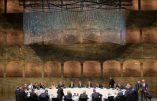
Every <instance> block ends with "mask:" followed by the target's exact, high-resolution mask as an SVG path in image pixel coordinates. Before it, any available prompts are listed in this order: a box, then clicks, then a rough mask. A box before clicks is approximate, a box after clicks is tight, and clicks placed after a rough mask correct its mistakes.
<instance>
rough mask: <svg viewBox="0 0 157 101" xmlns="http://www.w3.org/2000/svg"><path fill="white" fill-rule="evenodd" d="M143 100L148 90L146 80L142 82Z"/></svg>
mask: <svg viewBox="0 0 157 101" xmlns="http://www.w3.org/2000/svg"><path fill="white" fill-rule="evenodd" d="M140 88H141V101H143V100H145V99H146V94H145V93H146V91H147V89H148V85H147V84H146V82H145V80H142V82H141V87H140Z"/></svg>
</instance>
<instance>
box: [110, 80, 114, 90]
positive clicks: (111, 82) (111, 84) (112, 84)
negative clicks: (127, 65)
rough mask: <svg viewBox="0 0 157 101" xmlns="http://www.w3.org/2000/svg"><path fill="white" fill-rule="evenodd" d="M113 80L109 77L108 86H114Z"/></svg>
mask: <svg viewBox="0 0 157 101" xmlns="http://www.w3.org/2000/svg"><path fill="white" fill-rule="evenodd" d="M114 83H115V81H114V80H113V79H109V88H114Z"/></svg>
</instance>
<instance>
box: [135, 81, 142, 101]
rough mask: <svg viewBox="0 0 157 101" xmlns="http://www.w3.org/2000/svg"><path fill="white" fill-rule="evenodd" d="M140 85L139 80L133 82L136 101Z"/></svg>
mask: <svg viewBox="0 0 157 101" xmlns="http://www.w3.org/2000/svg"><path fill="white" fill-rule="evenodd" d="M140 85H141V82H140V81H137V82H136V83H135V86H134V93H135V100H136V101H138V95H139V94H138V92H139V90H140Z"/></svg>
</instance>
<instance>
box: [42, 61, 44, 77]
mask: <svg viewBox="0 0 157 101" xmlns="http://www.w3.org/2000/svg"><path fill="white" fill-rule="evenodd" d="M41 77H42V78H44V62H43V63H42V71H41Z"/></svg>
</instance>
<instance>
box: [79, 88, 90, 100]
mask: <svg viewBox="0 0 157 101" xmlns="http://www.w3.org/2000/svg"><path fill="white" fill-rule="evenodd" d="M79 98H86V99H88V95H87V94H86V91H85V90H84V91H83V93H82V94H80V97H79Z"/></svg>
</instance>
